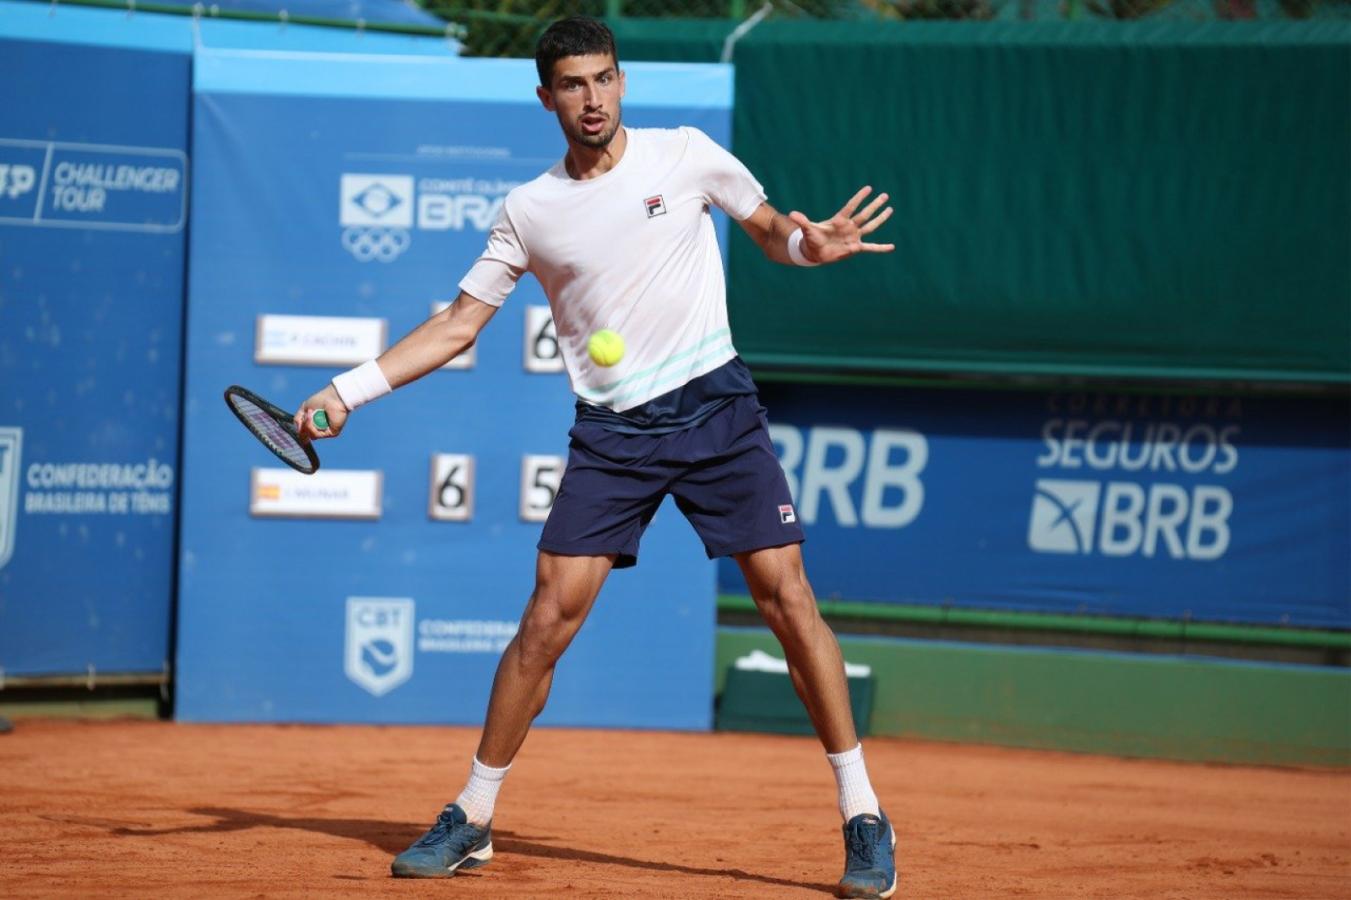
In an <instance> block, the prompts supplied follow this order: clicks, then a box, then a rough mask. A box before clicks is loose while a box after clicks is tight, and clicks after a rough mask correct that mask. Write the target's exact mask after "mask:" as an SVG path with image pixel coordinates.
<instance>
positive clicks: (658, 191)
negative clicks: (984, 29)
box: [296, 18, 896, 897]
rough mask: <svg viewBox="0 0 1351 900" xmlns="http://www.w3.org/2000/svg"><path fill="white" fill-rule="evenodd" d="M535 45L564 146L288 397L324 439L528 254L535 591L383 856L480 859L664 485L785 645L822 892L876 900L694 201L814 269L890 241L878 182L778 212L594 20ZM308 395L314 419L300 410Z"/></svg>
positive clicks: (409, 868)
mask: <svg viewBox="0 0 1351 900" xmlns="http://www.w3.org/2000/svg"><path fill="white" fill-rule="evenodd" d="M535 62H536V66H537V68H538V70H539V78H540V86H539V87H538V88H537V89H536V93H537V94H538V96H539V100H540V102H541V103H542V104H543V105H544V108H545V109H547V110H548V111H550V112H552V113H554V114H555V115H556V116H557V118H558V124H559V126H560V127H561V128H562V130H563V135H564V136H565V137H566V138H567V144H568V150H567V154H566V155H565V156H564V157H563V159H562V160H560V161H559V162H558V163H557V164H556V165H555V166H553V168H551V169H549V170H548V171H547V172H545V173H544V174H542V175H540V176H539V177H538V178H536V179H535V180H533V181H531V182H528V183H527V184H524V185H521V186H520V187H518V188H516V189H515V190H513V191H512V192H511V193H510V194H508V195H507V197H506V201H505V203H504V206H503V208H502V212H501V215H500V216H499V217H498V219H497V222H496V224H495V225H494V226H493V228H492V231H491V233H490V235H489V237H488V246H487V249H486V250H485V251H484V253H483V255H482V256H481V257H479V259H478V260H477V261H476V262H475V263H474V265H473V266H472V267H471V268H470V270H469V272H468V274H467V275H465V277H464V279H463V280H462V281H461V282H460V284H459V287H460V293H459V296H458V297H457V298H456V300H455V302H454V303H453V304H452V305H451V306H450V307H449V308H448V309H447V310H446V311H445V312H442V313H439V314H437V315H435V316H433V317H432V318H431V319H429V320H428V321H426V322H425V323H423V324H422V325H421V326H419V327H418V328H417V329H415V330H414V331H413V332H412V333H410V334H409V335H408V336H407V337H405V338H403V339H402V340H400V341H399V342H398V343H397V344H395V345H394V346H393V347H391V348H390V349H389V350H388V351H386V352H385V353H384V354H382V355H381V356H380V358H379V359H378V360H371V361H369V362H366V363H364V364H362V365H361V366H358V367H357V368H356V369H353V370H352V371H350V372H346V373H343V374H342V375H339V376H338V377H336V378H334V379H333V382H332V384H330V385H329V386H328V387H325V388H324V389H323V390H321V391H320V392H319V393H317V394H315V395H314V396H313V397H311V398H310V399H309V400H307V401H305V403H304V405H303V406H302V407H301V410H300V412H298V413H297V415H296V424H297V426H298V427H300V428H301V430H302V433H303V434H304V435H305V436H306V437H307V438H309V439H315V438H329V437H335V436H337V435H338V433H339V432H341V431H342V429H343V426H344V424H345V422H346V420H347V418H348V414H349V413H350V412H351V411H353V410H356V409H357V408H358V407H360V406H361V405H362V404H365V403H369V402H370V401H372V400H374V399H376V398H377V397H380V396H382V395H384V394H387V393H389V391H390V390H391V389H393V388H396V387H401V386H403V385H405V384H408V383H409V382H411V381H414V380H416V379H418V378H421V377H422V376H423V375H426V374H427V373H428V372H432V371H435V370H436V369H438V368H439V367H440V366H442V365H443V364H444V363H446V362H447V361H449V360H450V359H452V358H453V357H455V356H456V355H457V354H459V353H461V352H463V351H464V350H466V349H467V348H469V347H470V346H471V345H472V344H473V343H474V340H475V338H476V337H477V336H478V333H479V331H480V330H481V329H482V328H483V327H484V325H486V324H487V323H488V320H489V319H491V318H492V316H493V313H494V312H496V311H497V309H498V307H500V306H501V305H502V304H503V302H505V301H506V299H507V297H508V296H509V295H510V294H511V292H512V289H513V288H514V287H515V285H516V282H517V280H518V279H519V278H520V277H521V275H522V274H524V273H526V272H530V273H532V274H533V275H534V276H535V277H536V278H537V279H539V282H540V284H541V285H542V286H543V289H544V293H545V295H546V296H547V297H548V299H549V306H550V309H551V310H552V312H553V320H554V326H555V329H556V331H557V334H558V342H559V345H560V347H561V348H562V352H563V359H564V362H565V363H566V366H567V371H568V376H569V378H570V379H571V384H572V388H573V390H574V392H575V393H576V395H577V397H578V400H577V418H576V424H575V425H574V427H573V428H572V430H571V431H570V432H569V436H570V438H571V442H570V445H569V455H568V464H567V469H566V471H565V472H564V475H563V480H562V483H561V485H560V488H559V491H558V495H557V498H556V499H555V501H554V505H553V509H552V511H551V512H550V515H549V518H548V521H547V522H546V523H545V525H544V531H543V535H542V536H541V538H540V541H539V558H538V564H537V574H536V582H535V589H534V593H533V594H532V595H531V596H530V600H529V602H528V603H527V604H526V608H525V611H524V612H523V613H522V615H521V621H520V628H519V631H518V632H517V634H516V636H515V637H514V638H513V639H512V641H511V643H510V644H509V645H508V646H507V648H506V650H505V651H503V654H502V659H501V661H500V662H499V664H498V668H497V674H496V677H495V678H494V680H493V688H492V695H491V698H490V699H489V702H488V712H487V719H486V721H485V723H484V727H483V734H482V737H481V739H480V742H479V745H478V752H477V753H476V754H475V758H474V760H473V763H472V766H471V769H470V773H469V780H468V783H467V784H466V785H465V788H464V790H463V792H462V793H461V794H460V795H459V797H458V798H457V799H456V801H455V802H454V803H451V804H449V805H447V806H446V807H445V808H444V809H443V810H442V812H441V813H440V815H439V816H438V817H437V820H436V823H435V824H434V825H433V826H432V828H431V830H430V831H428V832H427V833H426V834H425V835H423V836H422V837H421V838H419V839H418V841H417V842H416V843H414V844H413V845H412V846H411V847H409V848H408V849H407V850H406V851H404V852H403V853H401V854H399V855H398V857H396V858H395V860H394V863H393V872H394V874H395V875H399V876H412V877H446V876H449V875H453V874H454V873H455V872H456V871H458V870H460V869H468V868H473V867H476V866H481V865H484V864H485V863H487V862H488V861H489V860H490V859H492V854H493V848H492V819H493V807H494V803H495V801H496V797H497V792H498V789H499V788H500V787H501V785H502V782H503V779H505V778H506V775H507V771H508V769H510V767H511V761H512V759H513V758H514V757H515V756H516V752H517V751H518V750H519V749H520V747H521V744H522V743H523V742H524V741H525V737H526V733H527V732H528V731H529V729H530V725H531V722H532V721H533V719H534V718H535V716H537V715H538V714H539V713H540V711H541V710H543V708H544V704H545V700H546V699H547V697H548V695H549V687H550V684H551V682H552V680H553V673H554V664H555V663H556V662H557V661H558V659H559V657H560V656H561V655H562V653H563V651H564V650H565V649H566V648H567V646H568V644H569V643H570V642H571V641H572V639H573V637H574V635H576V634H577V630H578V629H579V628H580V627H581V625H582V622H583V621H584V620H585V619H586V616H587V613H588V612H589V611H590V610H591V606H592V603H593V602H594V601H595V599H596V595H597V594H598V593H599V591H600V589H601V585H602V584H603V583H604V581H605V579H606V577H607V576H608V575H609V573H610V571H611V569H622V568H625V567H627V566H632V565H634V564H635V563H636V562H637V560H638V544H639V539H640V538H641V536H642V534H643V530H644V529H645V528H646V527H647V525H648V523H649V522H650V521H651V519H652V516H653V513H654V512H655V511H656V509H657V507H658V505H659V504H660V503H661V501H662V499H663V498H664V497H665V496H666V495H667V494H671V495H673V496H674V497H675V502H676V505H677V506H678V507H679V509H680V510H681V512H683V513H684V514H685V516H686V518H688V519H689V521H690V524H692V525H693V526H694V528H695V530H696V531H697V532H698V534H699V536H700V537H701V538H702V540H703V542H704V547H705V549H706V551H707V553H708V555H709V557H718V556H731V557H732V558H733V559H735V560H736V562H737V564H738V565H739V566H740V567H741V571H742V573H743V574H744V575H745V578H746V583H747V585H748V586H749V588H750V593H751V596H752V597H753V598H754V600H755V603H756V606H757V607H758V609H759V611H760V613H761V615H762V616H763V617H764V619H765V621H766V622H767V623H768V625H769V627H770V628H771V629H772V630H773V632H774V635H775V636H776V637H777V638H778V639H779V641H780V643H781V644H782V645H783V649H784V653H785V655H786V657H787V660H788V670H789V674H790V676H791V677H792V682H793V686H794V688H795V689H796V690H797V693H798V696H800V697H801V698H802V702H803V704H804V705H805V706H806V709H807V713H808V715H809V716H810V717H811V721H812V724H813V726H814V727H815V729H816V733H817V735H818V736H819V737H820V739H821V743H822V744H823V745H824V748H825V751H826V758H827V759H828V760H829V762H830V765H831V767H832V768H833V770H834V773H835V778H836V782H837V785H838V788H839V806H840V813H841V815H842V816H843V818H844V826H843V830H844V842H845V872H844V877H843V879H842V880H841V881H840V884H839V889H840V890H839V893H840V896H844V897H889V896H891V894H892V893H893V892H894V891H895V889H896V866H895V861H894V847H895V841H896V839H895V835H894V832H893V830H892V826H891V823H890V822H889V821H888V820H887V817H886V815H885V814H884V813H883V812H882V810H881V809H880V807H879V806H878V802H877V797H876V795H875V794H874V793H873V789H872V786H871V784H870V782H869V780H868V774H867V770H866V768H865V766H864V761H863V749H862V746H861V745H860V743H859V740H858V737H857V734H856V732H855V730H854V722H853V718H852V716H851V713H850V707H849V693H848V688H847V686H846V683H845V675H844V665H843V660H842V657H841V655H840V648H839V644H838V643H837V642H836V640H835V636H834V634H833V633H832V632H831V630H830V628H829V627H828V626H827V625H826V624H825V622H824V621H823V620H822V619H821V616H820V614H819V613H818V611H817V608H816V601H815V598H814V596H813V594H812V590H811V586H810V585H809V584H808V582H807V576H806V574H805V573H804V571H803V564H802V554H801V548H800V546H799V545H800V544H801V542H802V540H803V533H802V528H801V526H800V525H799V523H798V521H797V516H796V514H795V511H794V509H793V500H792V497H791V496H790V494H789V491H788V485H787V482H786V480H785V478H784V474H783V471H782V469H781V468H780V466H779V463H778V460H777V458H776V456H775V454H774V448H773V445H772V444H771V443H770V440H769V434H768V431H767V427H766V419H765V413H764V410H763V409H762V408H761V407H760V404H759V402H758V400H757V398H756V387H755V383H754V382H753V381H752V380H751V373H750V372H749V370H748V369H747V368H746V366H745V364H744V363H743V362H742V361H741V359H740V358H739V357H738V356H737V352H736V350H735V348H734V347H733V344H732V336H731V333H730V330H729V328H728V320H727V304H726V287H725V283H724V278H723V271H722V259H721V256H720V254H719V250H718V244H717V239H716V236H715V233H714V228H713V220H712V218H711V217H710V215H709V208H710V207H712V206H717V207H719V208H720V209H722V210H723V211H724V212H726V213H727V214H728V215H729V216H731V217H732V218H733V219H734V220H736V221H737V222H738V223H739V224H740V225H741V227H742V228H743V229H745V231H746V233H747V234H749V235H750V236H751V238H752V239H753V240H754V241H755V242H756V243H757V244H758V245H759V246H760V247H761V249H763V251H764V252H765V254H766V255H767V256H769V258H770V259H773V260H775V261H776V262H780V263H784V264H787V265H798V266H816V265H821V264H824V263H832V262H837V261H839V260H842V259H846V258H848V257H851V256H853V255H855V254H858V253H885V252H889V251H891V250H892V249H893V245H892V244H876V243H868V242H866V241H865V238H867V237H868V235H870V234H871V233H872V232H874V231H876V230H877V228H878V227H879V226H880V225H882V223H883V222H885V221H886V220H887V219H888V218H889V217H890V215H891V209H890V208H884V206H885V204H886V201H887V195H886V194H880V195H878V196H876V197H875V198H873V199H872V200H871V201H870V202H867V203H866V205H864V204H865V201H866V200H867V198H868V196H869V194H870V193H871V189H870V188H867V187H865V188H863V189H862V190H860V191H858V193H856V194H855V195H854V196H853V197H851V198H850V199H849V201H848V202H847V203H845V205H844V207H843V208H842V209H841V210H840V211H839V212H838V213H836V214H835V215H834V216H832V217H830V218H829V219H827V220H825V221H822V222H812V221H810V220H809V219H808V218H807V217H806V216H804V215H803V214H802V213H800V212H793V213H790V214H788V215H783V214H781V213H779V212H777V211H776V210H775V209H774V208H773V207H772V206H770V205H769V204H768V203H766V202H765V193H764V190H763V189H762V188H761V186H760V184H759V182H757V181H756V180H755V178H754V177H753V176H752V175H751V174H750V172H749V171H747V169H746V167H745V166H743V165H742V164H741V163H740V162H739V161H738V160H737V159H736V158H735V157H733V156H732V155H731V154H730V153H728V152H727V151H725V150H723V149H722V148H721V147H719V146H718V145H717V144H715V143H714V142H713V141H712V140H710V139H709V138H708V137H707V136H706V135H705V134H703V133H702V132H701V131H699V130H697V129H694V128H676V129H669V130H667V129H637V128H626V127H625V126H624V125H623V123H622V120H621V100H622V98H623V96H624V72H623V71H622V70H621V69H620V68H619V63H618V56H617V54H616V51H615V43H614V37H613V35H612V34H611V33H610V31H609V29H608V28H606V27H605V25H604V24H602V23H600V22H597V21H594V20H591V19H586V18H569V19H563V20H561V21H558V22H555V23H554V24H553V25H552V26H550V28H549V29H548V30H547V31H546V32H545V33H544V34H543V35H542V36H541V37H540V39H539V43H538V46H537V48H536V52H535ZM784 314H785V315H791V311H787V310H785V313H784ZM603 328H608V329H611V330H613V331H616V332H618V333H619V334H620V335H621V336H622V337H623V339H624V341H625V343H626V345H627V349H626V352H625V355H624V357H623V359H622V361H621V362H620V363H619V364H618V365H616V366H614V367H611V368H601V367H599V366H597V365H596V364H595V363H593V362H592V361H591V360H590V358H589V357H588V355H587V349H586V347H587V340H588V338H589V337H590V335H591V334H593V333H594V332H596V331H598V330H600V329H603ZM321 409H322V410H324V411H326V413H327V415H328V422H329V427H328V429H326V430H319V429H317V428H316V427H315V425H314V422H313V414H314V413H315V412H316V411H318V410H321Z"/></svg>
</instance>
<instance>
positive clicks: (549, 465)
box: [521, 454, 565, 522]
mask: <svg viewBox="0 0 1351 900" xmlns="http://www.w3.org/2000/svg"><path fill="white" fill-rule="evenodd" d="M564 465H565V460H564V459H563V457H561V456H536V455H533V454H526V455H525V456H524V457H522V458H521V521H523V522H543V521H544V520H545V519H547V518H549V510H551V509H553V506H554V499H555V498H557V497H558V486H559V484H561V483H562V481H563V466H564Z"/></svg>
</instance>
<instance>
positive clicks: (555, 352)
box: [525, 306, 563, 372]
mask: <svg viewBox="0 0 1351 900" xmlns="http://www.w3.org/2000/svg"><path fill="white" fill-rule="evenodd" d="M525 370H526V371H527V372H562V371H563V348H561V347H559V346H558V333H557V332H556V331H554V317H553V314H552V313H550V312H549V307H547V306H527V307H526V308H525Z"/></svg>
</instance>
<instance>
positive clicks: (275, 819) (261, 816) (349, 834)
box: [86, 806, 835, 892]
mask: <svg viewBox="0 0 1351 900" xmlns="http://www.w3.org/2000/svg"><path fill="white" fill-rule="evenodd" d="M188 812H190V813H192V814H193V815H197V816H210V817H211V818H213V819H215V820H216V821H214V822H204V823H202V824H200V825H181V826H178V827H174V828H140V827H137V828H128V827H126V826H125V825H119V826H116V827H109V828H108V832H109V833H110V834H114V835H118V836H122V837H153V836H156V835H163V834H222V833H225V832H232V831H245V830H247V829H250V828H295V829H298V830H300V831H313V832H317V833H319V834H329V835H333V836H334V837H341V838H349V839H351V840H357V841H364V842H366V843H368V844H370V845H371V846H373V847H378V848H379V849H380V850H383V851H384V852H385V853H388V854H390V855H394V854H397V853H401V852H402V851H403V850H404V849H406V848H407V847H408V845H409V844H411V843H412V842H413V841H415V840H417V838H418V837H419V836H421V835H422V833H423V832H424V831H425V830H426V829H425V826H422V825H416V824H408V823H406V822H381V821H376V820H371V819H320V818H315V817H312V816H303V817H298V818H287V817H286V816H276V815H270V814H268V813H256V812H246V811H244V810H241V809H225V808H222V807H215V806H206V807H197V808H194V809H190V810H188ZM86 824H88V821H87V820H86ZM109 824H111V823H109ZM105 827H106V826H105ZM493 848H494V849H495V850H497V851H499V852H501V853H516V854H520V855H521V856H532V857H537V858H540V859H558V860H571V861H573V862H584V863H595V864H599V865H608V866H624V867H627V868H630V869H644V870H647V871H650V872H674V873H679V874H682V875H697V876H707V877H712V878H733V879H736V880H737V881H753V882H757V883H759V884H769V885H774V886H776V887H796V888H814V889H817V890H822V891H827V892H829V891H833V890H834V887H835V886H834V885H833V884H811V883H806V882H801V881H793V880H792V879H789V878H774V877H772V876H769V875H757V874H755V873H753V872H747V871H745V870H744V869H711V868H704V867H701V866H685V865H680V864H678V863H669V862H653V861H651V860H645V859H634V858H632V857H629V856H615V855H614V854H612V853H600V852H598V851H594V850H580V849H577V848H574V847H555V846H551V845H549V844H541V843H539V842H538V841H533V840H530V839H528V838H525V837H518V836H517V835H516V834H514V833H513V832H510V831H501V830H497V829H494V831H493Z"/></svg>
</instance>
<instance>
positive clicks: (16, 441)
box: [0, 428, 23, 569]
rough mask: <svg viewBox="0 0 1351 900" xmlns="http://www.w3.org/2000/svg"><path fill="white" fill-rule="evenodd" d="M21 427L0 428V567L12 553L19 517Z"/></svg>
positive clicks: (1, 567)
mask: <svg viewBox="0 0 1351 900" xmlns="http://www.w3.org/2000/svg"><path fill="white" fill-rule="evenodd" d="M22 450H23V429H22V428H0V569H3V568H4V567H5V563H7V562H9V560H10V557H12V556H13V555H14V527H15V526H16V525H17V524H18V519H19V464H20V459H19V456H20V452H21V451H22Z"/></svg>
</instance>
